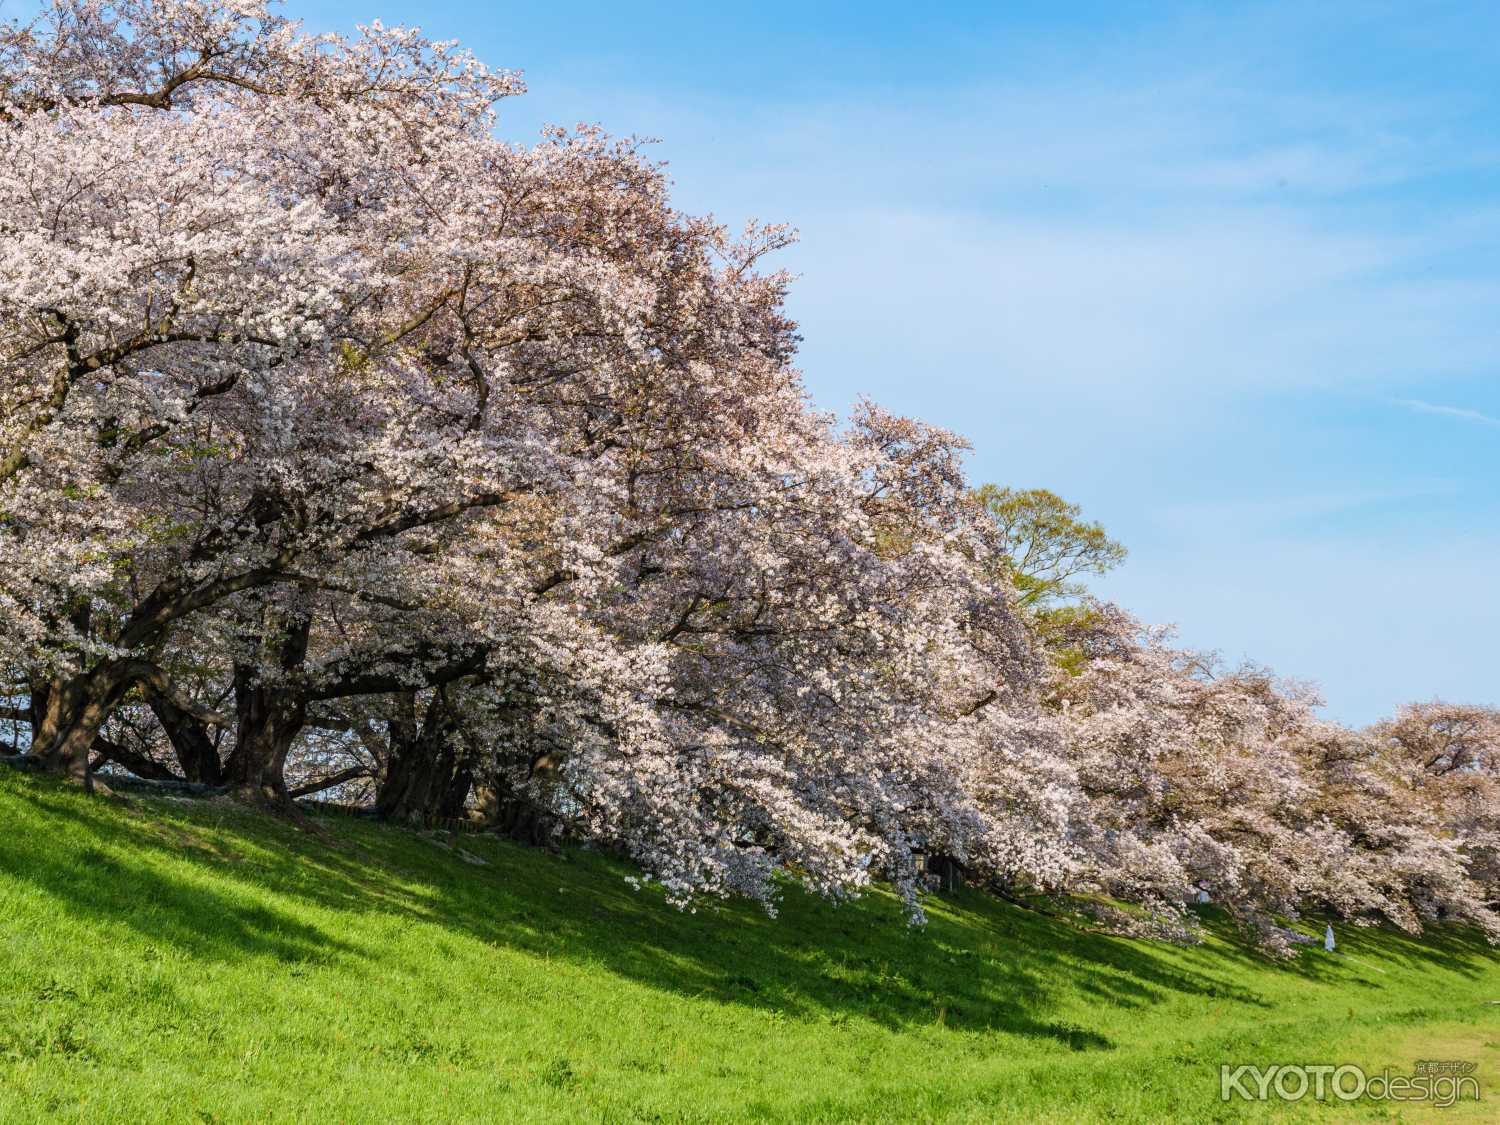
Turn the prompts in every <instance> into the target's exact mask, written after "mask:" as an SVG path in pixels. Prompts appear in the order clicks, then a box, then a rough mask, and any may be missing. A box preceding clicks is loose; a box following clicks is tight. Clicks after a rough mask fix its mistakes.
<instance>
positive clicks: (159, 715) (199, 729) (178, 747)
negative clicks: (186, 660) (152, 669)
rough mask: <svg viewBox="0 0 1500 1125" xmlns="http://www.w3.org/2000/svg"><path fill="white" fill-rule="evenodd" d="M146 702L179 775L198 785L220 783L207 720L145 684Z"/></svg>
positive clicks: (216, 751)
mask: <svg viewBox="0 0 1500 1125" xmlns="http://www.w3.org/2000/svg"><path fill="white" fill-rule="evenodd" d="M146 702H147V703H148V704H149V705H150V707H151V711H152V713H153V714H154V715H155V716H156V721H157V722H158V723H160V724H161V729H162V730H163V731H165V732H166V735H167V740H168V741H169V742H171V744H172V749H173V751H175V752H176V754H177V764H178V765H179V766H180V767H181V768H182V776H183V777H184V778H185V779H186V780H188V781H190V782H193V783H195V784H199V785H223V784H224V767H223V764H222V763H221V762H220V761H219V748H218V746H217V745H215V743H214V739H213V736H212V735H211V734H210V733H209V728H208V724H207V723H205V722H204V721H203V720H202V719H200V718H199V717H198V716H197V715H193V714H190V713H189V712H187V711H185V710H183V709H182V708H181V707H179V706H178V705H177V704H176V703H175V702H174V701H173V700H172V699H171V698H169V697H168V696H167V695H166V694H165V693H164V692H160V691H153V690H151V689H150V688H149V687H148V688H147V691H146Z"/></svg>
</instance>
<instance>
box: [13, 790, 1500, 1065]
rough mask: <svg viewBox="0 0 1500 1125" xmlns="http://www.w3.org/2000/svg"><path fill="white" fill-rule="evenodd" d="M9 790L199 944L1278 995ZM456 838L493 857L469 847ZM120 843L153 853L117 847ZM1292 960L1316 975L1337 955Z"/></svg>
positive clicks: (61, 868) (921, 1005)
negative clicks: (694, 906)
mask: <svg viewBox="0 0 1500 1125" xmlns="http://www.w3.org/2000/svg"><path fill="white" fill-rule="evenodd" d="M6 793H10V794H14V795H15V796H17V797H19V798H21V799H23V800H24V801H26V802H28V803H29V804H30V805H31V806H32V807H33V808H34V809H35V810H36V811H37V812H38V813H39V814H41V816H42V817H44V818H45V819H46V820H47V821H48V823H54V824H60V823H67V824H68V826H69V829H68V832H67V833H66V835H65V837H64V838H60V839H59V840H58V841H56V842H55V843H53V842H48V843H44V844H37V843H35V842H31V843H27V844H26V845H25V846H22V845H21V844H20V843H18V841H17V840H16V839H15V838H14V837H6V836H4V835H0V871H3V872H5V873H7V874H8V875H9V876H10V877H12V878H21V879H25V880H27V881H29V882H31V883H33V884H34V885H35V886H36V887H38V888H39V889H41V890H42V891H44V892H46V893H47V894H49V895H51V896H53V897H55V898H56V899H58V900H59V901H60V902H61V903H62V904H63V905H64V906H65V908H66V909H67V910H68V911H69V912H70V913H71V914H73V915H75V916H77V917H80V918H85V919H88V920H90V921H97V922H100V923H104V924H123V925H126V926H129V927H131V928H133V929H136V930H138V931H139V932H141V933H143V934H146V935H149V937H150V939H151V940H152V941H154V942H158V943H170V944H172V945H175V946H177V947H179V948H181V949H182V950H183V951H184V952H186V953H188V954H189V955H191V956H194V957H200V958H209V959H227V958H233V957H239V956H244V955H263V956H269V957H274V958H276V959H278V960H280V961H283V962H298V961H308V960H327V959H330V958H339V959H341V960H348V961H351V962H356V963H357V962H362V961H366V960H370V961H373V960H375V959H377V958H378V957H380V956H381V955H382V953H383V952H385V951H384V950H383V949H382V948H379V947H377V946H378V943H372V946H371V947H370V948H365V947H362V946H361V945H360V944H358V943H357V941H356V940H353V939H351V938H350V937H348V936H335V934H344V935H348V934H351V933H353V932H357V931H356V930H355V928H354V927H351V926H350V925H349V923H348V921H347V920H344V921H341V920H340V919H339V917H338V914H339V913H344V914H348V915H356V916H372V915H373V916H383V917H387V918H390V919H391V920H393V921H394V922H396V923H397V924H418V923H424V924H430V925H432V926H434V927H440V928H441V929H442V930H445V931H447V933H446V934H445V933H442V932H438V933H434V934H433V935H431V937H430V938H429V939H425V940H428V941H429V942H430V943H431V944H434V945H437V946H439V947H441V946H442V944H443V943H444V942H445V941H447V940H448V939H449V935H462V936H466V937H469V938H473V939H477V940H479V941H482V942H485V943H488V944H490V945H494V946H497V947H502V948H506V949H511V950H517V951H521V952H526V953H531V954H534V955H536V956H538V957H545V958H549V959H552V960H564V961H567V962H571V963H573V964H576V965H582V966H597V967H599V968H602V969H605V970H607V971H609V972H610V973H614V974H617V975H619V976H621V977H624V978H627V979H630V980H633V981H636V982H639V983H642V984H645V985H648V986H650V987H653V988H656V989H660V990H663V991H666V992H670V993H675V994H677V995H680V996H687V997H694V998H706V999H710V1000H712V1001H715V1002H717V1003H720V1004H725V1005H735V1006H740V1007H744V1008H748V1009H753V1010H760V1011H763V1012H767V1013H779V1014H780V1015H781V1016H784V1017H786V1018H793V1019H799V1020H825V1021H829V1022H831V1023H834V1024H838V1023H843V1022H847V1021H850V1020H860V1021H868V1022H871V1023H874V1024H877V1025H879V1026H882V1027H885V1028H889V1029H899V1028H904V1027H910V1026H933V1025H938V1024H941V1025H943V1026H946V1027H949V1028H956V1029H961V1030H969V1031H1001V1032H1006V1033H1009V1034H1012V1035H1017V1036H1023V1037H1027V1038H1031V1039H1037V1040H1043V1041H1050V1042H1052V1043H1055V1044H1058V1045H1059V1046H1063V1047H1066V1048H1068V1049H1071V1050H1101V1049H1108V1048H1111V1047H1113V1046H1114V1044H1113V1043H1111V1042H1110V1041H1109V1040H1108V1039H1107V1038H1106V1037H1104V1036H1103V1035H1101V1034H1100V1033H1099V1032H1097V1031H1095V1030H1091V1029H1089V1028H1086V1027H1081V1026H1079V1025H1077V1024H1075V1023H1071V1022H1068V1021H1066V1020H1062V1019H1059V1018H1057V1011H1056V1010H1057V1007H1058V1004H1059V1000H1060V998H1061V997H1062V996H1063V995H1064V994H1065V993H1075V994H1076V993H1078V992H1080V991H1081V992H1083V993H1084V994H1085V995H1087V996H1089V997H1092V998H1094V999H1095V1000H1097V1002H1098V1004H1099V1005H1100V1006H1101V1007H1105V1006H1107V1007H1113V1008H1124V1009H1131V1008H1142V1007H1147V1006H1151V1005H1154V1004H1157V1003H1160V1002H1162V1001H1164V1000H1166V999H1168V998H1170V997H1171V996H1173V995H1189V996H1198V997H1205V998H1211V999H1216V1000H1221V1001H1224V1002H1226V1003H1230V1004H1236V1005H1243V1006H1246V1007H1249V1008H1254V1009H1257V1010H1264V1009H1266V1008H1268V1007H1269V1006H1270V1005H1269V1003H1268V1001H1267V1000H1266V999H1265V998H1264V997H1262V996H1261V995H1259V994H1257V993H1255V992H1253V991H1251V990H1249V989H1246V988H1244V987H1243V986H1241V985H1238V984H1236V983H1235V982H1234V981H1233V980H1232V979H1230V977H1228V976H1226V975H1225V973H1224V972H1223V971H1222V968H1223V966H1224V961H1223V960H1222V958H1223V956H1224V953H1225V948H1224V946H1223V944H1222V943H1219V944H1218V945H1216V947H1215V949H1214V950H1212V951H1211V952H1208V951H1187V952H1184V951H1182V950H1178V949H1167V948H1163V947H1157V946H1152V945H1148V944H1147V943H1144V942H1139V941H1131V940H1127V939H1123V938H1116V937H1111V936H1106V935H1101V934H1097V933H1091V932H1088V931H1084V930H1080V929H1077V928H1075V927H1072V926H1070V925H1068V924H1067V923H1065V922H1062V921H1058V920H1055V919H1051V918H1047V917H1044V916H1042V915H1039V914H1035V913H1032V912H1028V911H1025V910H1022V909H1019V908H1017V907H1014V906H1010V905H1007V904H1004V903H1001V902H999V901H997V900H995V899H993V898H991V897H989V896H987V895H982V894H979V893H977V892H961V893H960V894H959V895H957V896H955V897H954V898H952V899H946V900H943V901H941V902H940V903H938V904H935V908H934V910H933V912H932V917H931V920H930V921H929V923H928V925H927V926H926V927H924V928H920V929H913V928H911V927H908V926H907V925H906V923H905V920H904V917H903V915H902V912H901V910H900V909H899V906H898V904H896V903H894V902H892V901H891V900H890V898H889V897H888V896H884V895H878V894H877V895H869V896H866V897H865V898H864V899H861V900H858V901H855V902H852V903H844V904H841V905H839V906H836V907H835V906H831V905H829V904H827V903H824V902H821V901H818V900H814V899H811V898H809V897H808V896H806V895H803V894H801V893H800V892H796V891H791V890H789V891H788V893H787V894H786V896H785V899H784V901H783V903H782V909H781V912H780V916H779V917H778V918H770V917H768V916H767V915H766V914H765V913H764V912H762V911H760V910H759V909H758V908H756V907H754V906H753V905H751V904H748V903H740V902H736V903H725V904H719V905H710V906H707V907H705V908H703V909H700V910H699V911H698V912H697V913H681V912H678V911H676V910H674V909H672V908H671V907H669V906H667V905H666V904H665V903H664V902H663V901H662V899H661V897H660V895H659V894H658V893H655V892H653V891H650V890H646V891H633V890H631V889H630V888H629V887H628V886H627V885H626V883H625V881H624V876H625V875H626V874H628V872H629V868H628V867H627V866H626V865H624V864H622V863H619V862H617V861H614V860H610V859H607V858H605V857H603V856H599V855H595V854H590V853H587V852H573V853H569V854H567V855H563V856H559V855H554V854H551V853H547V852H542V851H537V850H534V849H528V848H523V847H521V846H520V845H514V844H509V843H506V842H503V841H499V840H495V839H493V838H469V837H460V838H458V839H457V840H455V841H452V842H451V843H445V842H443V841H440V840H434V838H432V837H431V836H424V835H422V834H417V833H413V832H409V831H404V830H400V829H395V828H388V827H380V826H375V825H369V824H364V823H356V822H342V821H339V820H336V819H335V820H328V821H324V822H322V823H323V824H324V827H325V830H326V833H327V836H326V837H323V838H320V837H319V836H318V835H313V834H309V833H307V832H303V831H299V830H298V829H297V828H296V827H294V826H292V825H290V824H288V823H286V822H282V821H278V820H276V819H275V818H272V817H267V816H264V815H262V814H256V813H251V812H249V811H248V810H244V809H241V808H238V807H235V806H227V805H222V804H214V803H209V802H181V803H173V804H170V805H168V804H166V803H164V802H161V801H140V800H134V799H132V800H129V801H124V802H122V801H119V800H109V801H99V800H92V801H91V800H89V799H88V798H85V797H83V796H82V795H81V794H77V793H74V792H71V791H66V790H64V789H62V788H60V787H57V786H55V785H52V784H51V783H49V782H42V781H37V780H35V779H26V781H25V782H24V783H23V784H17V783H14V782H13V783H11V784H9V785H7V786H5V787H4V788H3V789H0V796H4V795H6ZM455 846H456V847H458V848H461V849H464V850H466V851H469V852H470V853H471V855H472V856H475V857H481V858H483V859H484V861H485V863H484V865H482V866H480V865H475V864H472V863H470V862H467V861H466V860H465V859H464V857H462V856H460V855H459V854H457V852H456V851H455V850H454V847H455ZM125 855H129V856H132V857H134V856H144V857H146V859H147V862H145V863H127V862H124V861H123V860H122V859H121V858H120V857H121V856H125ZM277 898H280V899H282V900H283V901H284V902H286V904H287V905H288V906H291V907H293V909H295V910H298V912H299V913H305V911H303V910H302V909H301V908H302V907H306V906H312V907H315V908H317V909H318V910H319V911H323V912H332V913H329V914H327V915H326V922H321V923H320V924H318V925H314V924H312V923H310V922H308V921H305V920H303V919H301V918H298V917H294V916H293V914H292V913H289V912H288V910H286V909H282V908H279V907H278V906H277V905H275V903H276V900H277ZM1412 945H1413V948H1411V949H1409V950H1408V949H1405V948H1404V947H1403V946H1401V944H1400V943H1399V942H1398V943H1397V945H1396V948H1397V949H1398V950H1400V951H1401V952H1400V953H1399V954H1398V955H1400V956H1411V957H1418V956H1422V957H1425V956H1429V954H1428V953H1427V952H1426V951H1425V950H1422V952H1421V953H1418V952H1417V950H1418V949H1420V948H1421V947H1419V946H1417V945H1416V943H1412ZM1439 949H1441V950H1443V951H1446V955H1452V956H1471V955H1472V954H1473V952H1474V950H1473V948H1472V943H1471V942H1470V941H1469V940H1468V939H1466V938H1464V937H1462V936H1457V935H1445V936H1444V937H1443V938H1442V939H1440V945H1439ZM1230 956H1231V958H1234V957H1241V956H1243V957H1246V958H1253V955H1252V954H1248V953H1242V952H1235V953H1231V954H1230ZM1431 956H1437V957H1443V956H1445V953H1444V952H1437V953H1434V954H1431ZM1260 964H1261V965H1262V967H1264V961H1263V960H1262V961H1260ZM1450 964H1451V963H1450ZM409 971H411V972H413V973H430V974H431V978H432V979H431V981H430V985H431V987H432V988H434V989H444V988H448V989H451V988H453V987H454V984H453V981H452V979H451V977H447V976H445V975H444V974H445V973H446V971H447V962H446V961H444V960H443V959H441V958H439V959H438V960H437V962H436V963H435V964H434V965H433V966H432V967H430V968H426V967H421V966H413V967H411V968H410V970H409ZM1291 971H1294V972H1302V973H1304V974H1306V975H1308V976H1310V977H1313V978H1316V977H1317V976H1319V975H1320V974H1322V973H1324V972H1327V971H1332V970H1329V969H1327V968H1326V967H1325V966H1321V965H1315V966H1313V967H1311V968H1307V967H1299V966H1298V965H1294V966H1292V969H1291ZM424 983H425V982H424Z"/></svg>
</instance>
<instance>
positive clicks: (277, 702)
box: [224, 615, 312, 807]
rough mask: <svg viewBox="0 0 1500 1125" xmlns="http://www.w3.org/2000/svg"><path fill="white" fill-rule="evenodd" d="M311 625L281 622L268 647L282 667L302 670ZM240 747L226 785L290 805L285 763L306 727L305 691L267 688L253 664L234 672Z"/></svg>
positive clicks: (300, 618) (299, 619) (260, 800)
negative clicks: (293, 743) (299, 734)
mask: <svg viewBox="0 0 1500 1125" xmlns="http://www.w3.org/2000/svg"><path fill="white" fill-rule="evenodd" d="M311 625H312V621H311V619H310V618H309V617H307V616H305V615H296V616H293V617H291V618H289V619H286V620H284V621H282V622H280V628H279V629H277V630H276V633H277V634H279V635H276V636H274V638H273V637H270V636H268V637H267V639H266V641H265V642H264V643H265V645H266V647H268V648H271V649H272V653H271V655H273V657H274V659H275V663H276V664H277V666H278V667H280V668H281V669H283V670H285V671H293V670H295V669H297V668H299V667H300V666H301V664H302V661H303V660H304V658H305V657H306V656H307V639H308V633H309V631H310V629H311ZM234 703H235V742H234V750H233V751H232V752H231V753H230V755H229V761H228V762H227V763H226V764H225V767H224V780H225V781H226V782H227V783H228V784H229V785H230V786H232V787H233V788H234V790H235V792H236V794H237V795H238V796H240V797H241V798H244V799H246V800H249V801H252V802H254V803H256V804H264V805H271V806H275V807H285V806H288V805H290V804H291V797H290V796H289V795H288V794H287V788H286V758H287V753H288V752H289V751H290V750H291V748H292V742H293V740H295V739H296V737H297V735H298V733H299V732H300V731H301V730H302V728H303V726H304V725H305V724H306V722H307V697H306V695H305V693H304V692H302V691H301V690H299V689H294V688H291V687H287V686H284V685H279V684H266V683H265V682H264V681H263V679H262V678H261V677H260V676H259V675H258V674H257V671H256V669H255V668H254V667H253V666H250V665H244V664H237V665H235V669H234Z"/></svg>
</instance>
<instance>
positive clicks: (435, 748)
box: [375, 687, 474, 824]
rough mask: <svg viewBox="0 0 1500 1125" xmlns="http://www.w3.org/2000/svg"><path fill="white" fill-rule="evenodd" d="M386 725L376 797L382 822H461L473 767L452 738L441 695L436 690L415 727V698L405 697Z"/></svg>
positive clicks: (453, 729)
mask: <svg viewBox="0 0 1500 1125" xmlns="http://www.w3.org/2000/svg"><path fill="white" fill-rule="evenodd" d="M397 706H398V711H397V714H396V716H395V717H394V718H392V719H391V720H389V722H388V723H387V724H386V729H387V733H388V736H389V740H390V753H389V756H388V758H387V760H386V768H385V775H384V776H383V777H382V778H381V780H380V788H379V789H378V790H377V792H376V795H375V809H376V812H377V813H378V814H379V815H380V816H381V817H382V818H384V819H386V820H396V821H402V822H405V823H408V824H425V823H427V822H429V821H431V820H434V819H439V820H450V819H456V818H458V817H461V816H462V815H463V812H464V805H465V803H466V802H467V801H468V797H469V788H470V786H471V785H472V784H473V780H474V774H473V768H472V765H471V763H470V761H469V755H468V754H466V753H465V752H464V750H463V748H462V746H461V745H459V739H458V738H457V737H456V734H457V723H456V721H455V719H454V716H453V712H452V709H451V708H450V707H449V705H448V697H447V693H446V692H445V690H444V689H443V688H441V687H439V688H438V689H437V690H436V691H434V692H433V695H432V699H431V700H430V701H429V702H428V704H427V713H426V714H425V715H424V716H423V718H422V722H421V723H420V725H419V724H418V723H417V718H416V696H415V694H414V693H412V692H406V693H404V694H403V695H402V696H400V697H399V699H398V703H397Z"/></svg>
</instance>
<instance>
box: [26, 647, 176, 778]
mask: <svg viewBox="0 0 1500 1125" xmlns="http://www.w3.org/2000/svg"><path fill="white" fill-rule="evenodd" d="M148 667H149V666H147V665H145V664H144V663H143V662H142V661H137V660H110V661H106V662H104V663H103V664H100V665H98V666H97V667H95V668H92V669H90V670H88V671H86V672H81V673H79V674H77V675H74V676H69V677H56V678H53V679H50V680H48V681H47V682H45V683H44V684H41V685H36V686H34V687H33V691H32V726H31V749H30V751H29V753H28V756H29V757H31V758H32V759H33V760H34V761H35V762H36V763H37V765H39V766H40V767H41V768H42V769H45V770H47V771H48V772H50V773H56V774H61V775H62V776H63V777H66V778H67V779H69V780H70V781H74V782H77V783H78V784H80V785H82V786H83V787H84V788H86V789H92V788H93V779H92V775H91V773H90V771H89V752H90V751H91V750H92V749H93V748H94V743H95V741H96V740H97V739H98V738H99V732H100V731H101V730H102V729H103V727H104V722H105V720H106V719H108V718H109V716H110V714H111V712H113V711H114V709H115V708H116V707H117V706H118V705H119V703H120V700H121V699H122V698H123V697H124V696H125V693H126V692H128V691H129V690H130V689H131V687H133V686H134V685H135V684H136V683H137V682H138V681H139V680H140V679H141V678H142V677H143V676H144V675H145V674H146V672H147V670H148ZM37 687H40V691H38V690H37Z"/></svg>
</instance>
